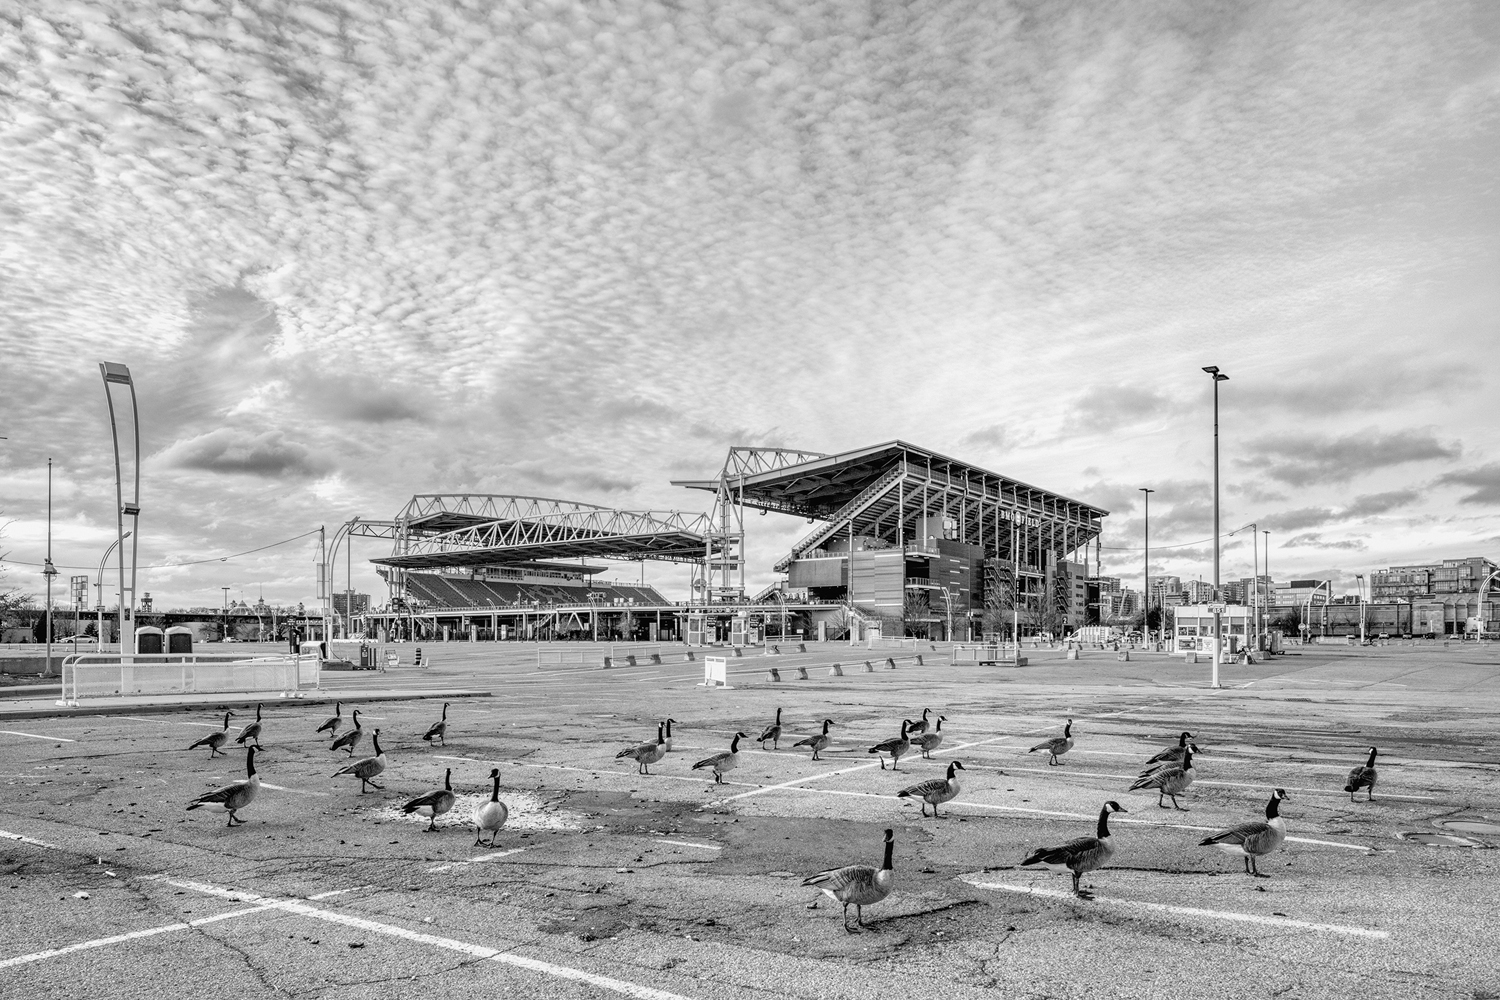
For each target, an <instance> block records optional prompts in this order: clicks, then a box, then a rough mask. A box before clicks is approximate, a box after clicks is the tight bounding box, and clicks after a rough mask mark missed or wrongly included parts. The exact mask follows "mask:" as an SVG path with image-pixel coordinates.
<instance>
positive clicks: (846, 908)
mask: <svg viewBox="0 0 1500 1000" xmlns="http://www.w3.org/2000/svg"><path fill="white" fill-rule="evenodd" d="M844 933H845V934H857V933H859V932H858V931H856V930H855V929H854V928H852V927H850V926H849V904H848V903H845V904H844Z"/></svg>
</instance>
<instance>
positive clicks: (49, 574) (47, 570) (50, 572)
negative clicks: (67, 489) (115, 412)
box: [42, 458, 57, 677]
mask: <svg viewBox="0 0 1500 1000" xmlns="http://www.w3.org/2000/svg"><path fill="white" fill-rule="evenodd" d="M42 575H43V576H45V577H46V578H47V624H46V625H45V626H44V627H43V632H44V634H45V636H46V639H47V676H48V677H51V676H52V578H53V577H54V576H56V575H57V567H56V566H54V565H52V459H50V458H48V459H47V558H46V560H45V561H44V562H43V564H42Z"/></svg>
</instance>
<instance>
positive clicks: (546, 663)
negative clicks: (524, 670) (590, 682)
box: [536, 646, 609, 670]
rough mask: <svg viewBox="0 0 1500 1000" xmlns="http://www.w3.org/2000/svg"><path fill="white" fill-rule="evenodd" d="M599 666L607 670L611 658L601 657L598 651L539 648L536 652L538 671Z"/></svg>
mask: <svg viewBox="0 0 1500 1000" xmlns="http://www.w3.org/2000/svg"><path fill="white" fill-rule="evenodd" d="M592 666H598V667H602V668H605V669H608V667H609V658H608V657H603V658H602V662H601V657H600V656H599V653H598V651H596V650H592V649H568V648H566V647H564V648H561V649H548V648H547V647H545V646H538V647H537V650H536V668H537V669H538V670H556V669H561V668H564V667H592Z"/></svg>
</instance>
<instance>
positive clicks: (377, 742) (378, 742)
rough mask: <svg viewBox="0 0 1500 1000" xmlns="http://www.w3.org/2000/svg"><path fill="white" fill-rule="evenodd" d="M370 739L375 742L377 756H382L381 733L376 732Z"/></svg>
mask: <svg viewBox="0 0 1500 1000" xmlns="http://www.w3.org/2000/svg"><path fill="white" fill-rule="evenodd" d="M370 740H371V742H372V743H373V744H374V747H375V756H377V757H379V756H380V734H379V733H376V734H375V735H374V736H371V737H370Z"/></svg>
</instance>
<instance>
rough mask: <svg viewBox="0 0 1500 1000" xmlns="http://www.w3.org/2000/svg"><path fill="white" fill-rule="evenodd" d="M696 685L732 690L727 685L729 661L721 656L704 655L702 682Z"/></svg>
mask: <svg viewBox="0 0 1500 1000" xmlns="http://www.w3.org/2000/svg"><path fill="white" fill-rule="evenodd" d="M698 686H699V687H702V688H723V689H724V690H725V691H732V690H734V689H733V688H731V687H730V686H729V661H728V660H727V659H726V658H724V657H722V656H705V657H704V658H703V683H702V684H699V685H698Z"/></svg>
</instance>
